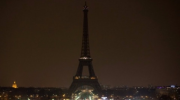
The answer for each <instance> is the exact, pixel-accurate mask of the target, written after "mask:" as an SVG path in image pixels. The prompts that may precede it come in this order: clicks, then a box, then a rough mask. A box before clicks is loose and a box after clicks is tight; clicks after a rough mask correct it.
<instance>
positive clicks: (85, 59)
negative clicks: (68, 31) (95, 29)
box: [67, 3, 102, 97]
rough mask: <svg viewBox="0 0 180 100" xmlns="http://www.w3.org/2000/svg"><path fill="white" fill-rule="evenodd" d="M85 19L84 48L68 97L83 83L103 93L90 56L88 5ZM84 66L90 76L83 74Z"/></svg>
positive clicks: (85, 6)
mask: <svg viewBox="0 0 180 100" xmlns="http://www.w3.org/2000/svg"><path fill="white" fill-rule="evenodd" d="M83 12H84V21H83V38H82V48H81V57H80V58H79V66H78V69H77V72H76V75H75V76H74V77H73V82H72V84H71V86H70V88H69V91H68V95H67V96H68V97H70V96H71V95H72V93H74V92H75V91H76V89H77V88H78V87H80V86H83V85H88V86H91V87H93V88H94V93H96V94H99V95H101V94H102V90H101V87H100V84H99V82H98V79H97V77H96V75H95V73H94V69H93V65H92V58H91V56H90V48H89V34H88V6H87V5H86V3H85V5H84V10H83ZM83 67H88V70H89V76H83V75H82V72H83Z"/></svg>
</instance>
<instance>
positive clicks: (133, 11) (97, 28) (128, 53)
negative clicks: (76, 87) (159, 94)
mask: <svg viewBox="0 0 180 100" xmlns="http://www.w3.org/2000/svg"><path fill="white" fill-rule="evenodd" d="M0 5H1V7H2V9H1V17H0V21H1V24H0V25H1V28H0V33H1V34H0V45H1V51H0V76H1V77H0V81H1V82H0V86H11V85H12V83H13V82H14V81H16V82H17V85H18V87H31V86H33V87H69V86H70V84H71V82H72V78H73V76H74V75H75V73H76V71H77V68H78V59H79V57H80V53H81V45H82V43H81V42H82V34H83V5H84V1H83V0H82V1H75V0H72V1H55V0H54V1H43V0H40V1H35V0H31V1H1V3H0ZM87 5H88V6H89V13H88V23H89V42H90V53H91V57H92V59H93V61H92V63H93V66H94V71H95V73H96V75H97V76H98V80H99V83H100V84H103V85H111V86H123V85H127V86H148V85H149V84H151V85H154V86H157V85H171V84H177V85H180V80H179V76H178V75H179V72H180V66H179V65H180V63H179V58H180V52H179V51H180V47H179V42H180V40H179V36H180V35H179V33H180V30H179V23H180V20H179V18H180V16H179V15H178V9H179V6H178V3H177V2H176V1H156V2H153V1H133V0H130V1H118V0H115V1H111V2H110V1H108V0H99V1H90V0H87Z"/></svg>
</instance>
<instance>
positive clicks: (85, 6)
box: [84, 1, 88, 10]
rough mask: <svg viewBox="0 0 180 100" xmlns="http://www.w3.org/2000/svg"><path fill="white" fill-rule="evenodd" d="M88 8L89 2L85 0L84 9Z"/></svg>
mask: <svg viewBox="0 0 180 100" xmlns="http://www.w3.org/2000/svg"><path fill="white" fill-rule="evenodd" d="M87 9H88V6H87V3H86V1H85V4H84V10H87Z"/></svg>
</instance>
